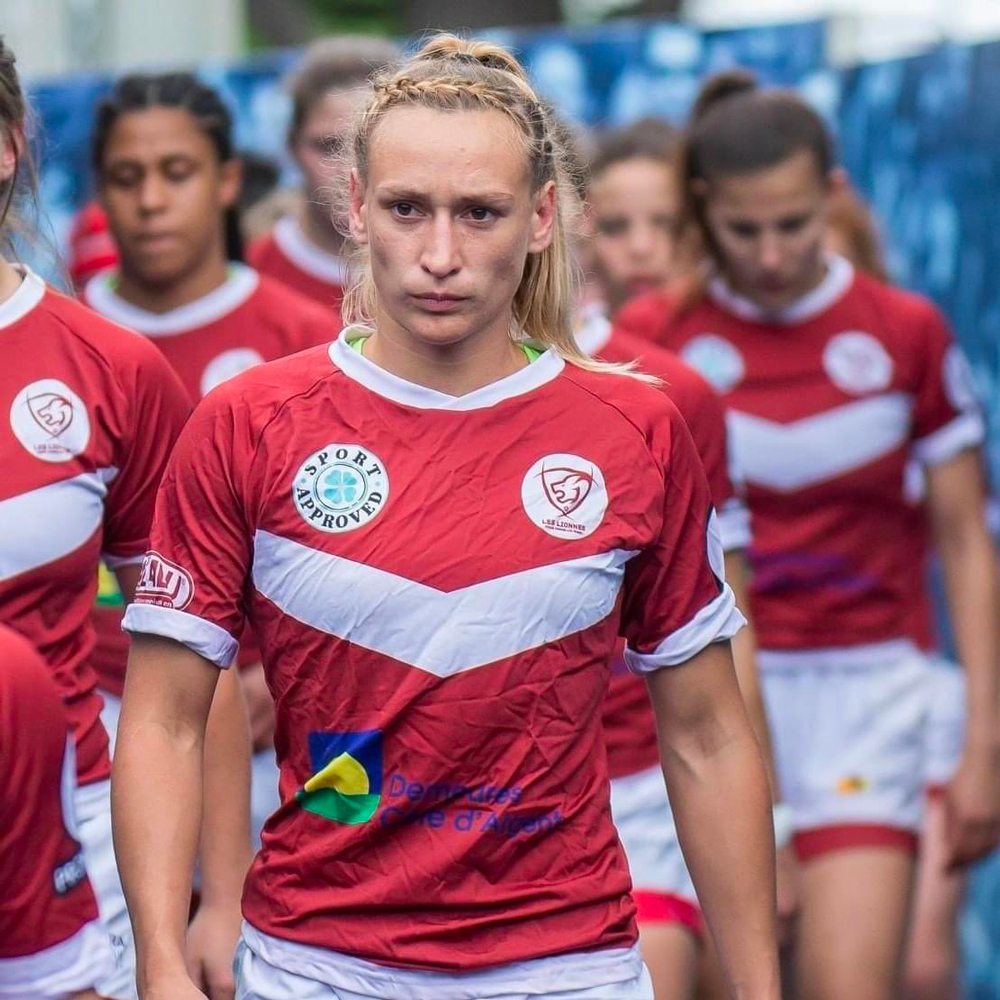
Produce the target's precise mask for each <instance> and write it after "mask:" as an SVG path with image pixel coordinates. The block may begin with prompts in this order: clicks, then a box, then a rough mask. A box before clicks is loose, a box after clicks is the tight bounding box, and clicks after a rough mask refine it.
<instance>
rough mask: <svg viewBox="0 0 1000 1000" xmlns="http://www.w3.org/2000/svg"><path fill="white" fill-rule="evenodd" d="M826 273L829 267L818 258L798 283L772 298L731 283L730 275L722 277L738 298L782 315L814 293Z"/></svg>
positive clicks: (766, 311)
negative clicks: (740, 297)
mask: <svg viewBox="0 0 1000 1000" xmlns="http://www.w3.org/2000/svg"><path fill="white" fill-rule="evenodd" d="M828 272H829V266H828V264H827V259H826V257H825V256H823V257H819V258H818V259H817V261H816V263H815V265H814V266H813V267H812V268H811V269H810V270H809V273H808V274H807V275H803V278H802V280H801V281H799V282H798V283H797V284H796V285H795V286H794V287H792V288H789V289H788V290H787V291H786V292H784V293H783V294H782V295H780V296H773V297H772V296H767V295H761V294H760V292H759V290H758V289H756V288H754V287H752V286H750V287H745V286H743V285H741V284H739V283H737V282H735V281H733V279H732V277H731V275H729V274H728V273H727V272H726V271H723V272H722V276H723V278H724V279H725V282H726V284H727V285H728V286H729V288H730V290H731V291H733V292H735V293H736V294H737V295H739V296H742V297H743V298H744V299H746V300H747V301H748V302H750V303H752V304H753V305H754V306H756V307H757V308H758V309H760V310H761V312H765V313H782V312H784V311H785V310H787V309H790V308H791V307H792V306H794V305H795V304H796V303H797V302H799V301H801V300H802V299H804V298H805V297H806V296H807V295H809V293H810V292H814V291H815V290H816V289H817V288H819V286H820V285H821V284H822V283H823V280H824V279H825V278H826V276H827V273H828Z"/></svg>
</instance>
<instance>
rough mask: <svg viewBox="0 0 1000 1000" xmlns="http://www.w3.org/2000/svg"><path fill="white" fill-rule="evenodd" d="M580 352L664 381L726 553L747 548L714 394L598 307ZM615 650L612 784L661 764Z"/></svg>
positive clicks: (641, 700) (633, 681) (607, 732)
mask: <svg viewBox="0 0 1000 1000" xmlns="http://www.w3.org/2000/svg"><path fill="white" fill-rule="evenodd" d="M576 342H577V344H578V346H579V347H580V349H581V350H582V351H583V352H584V353H585V354H588V355H590V356H591V357H599V358H601V359H602V360H603V361H615V362H628V361H637V362H639V369H640V370H641V371H644V372H646V373H647V374H650V375H655V376H656V377H657V378H659V379H660V380H661V381H662V383H663V384H662V389H663V391H664V392H666V394H667V395H668V396H669V397H670V400H671V402H673V404H674V406H676V407H677V409H678V410H679V411H680V414H681V416H682V417H683V418H684V422H685V423H686V424H687V427H688V430H689V431H690V432H691V437H692V439H693V440H694V446H695V450H696V451H697V452H698V457H699V458H700V459H701V464H702V466H703V468H704V470H705V475H706V477H707V478H708V487H709V491H710V493H711V495H712V503H713V504H714V506H715V509H716V510H717V511H718V512H719V530H720V533H721V536H722V547H723V549H724V550H725V551H727V552H728V551H733V550H736V549H744V548H746V547H747V546H748V545H749V544H750V517H749V513H748V511H747V509H746V505H745V504H744V502H743V498H742V496H741V495H740V494H739V492H738V491H737V490H736V488H735V487H734V485H733V479H732V476H731V475H730V468H729V447H728V435H727V433H726V416H725V411H724V410H723V407H722V403H721V402H720V400H719V397H718V395H717V394H716V392H715V390H713V389H712V387H711V386H710V385H709V384H708V383H707V382H706V381H705V380H704V379H703V378H702V377H701V376H700V375H699V374H698V373H697V372H696V371H695V370H694V369H693V368H692V367H691V366H690V365H687V364H685V363H684V362H683V361H682V360H681V359H680V358H679V357H678V356H677V355H676V354H674V353H673V351H668V350H665V349H663V348H659V347H656V346H655V345H653V344H651V343H650V342H649V341H648V340H642V339H640V338H639V337H633V336H632V335H631V334H628V333H624V332H622V331H621V330H618V329H615V328H613V327H612V325H611V323H610V322H609V321H608V319H607V317H606V316H605V315H604V312H603V304H601V303H597V304H593V305H591V306H590V307H588V308H587V309H586V310H585V312H584V313H583V315H582V316H581V324H580V327H579V328H578V330H577V333H576ZM622 653H623V651H622V650H621V649H619V652H618V655H616V657H615V661H614V665H613V667H612V676H611V683H610V685H609V687H608V695H607V700H606V703H605V707H604V742H605V746H606V747H607V752H608V772H609V774H610V775H611V777H612V778H620V777H622V776H623V775H626V774H636V773H638V772H639V771H644V770H646V769H647V768H650V767H654V766H655V765H656V764H657V762H658V761H659V749H658V747H657V743H656V721H655V719H654V718H653V709H652V706H651V705H650V703H649V693H648V692H647V690H646V685H645V683H644V682H643V681H642V680H641V679H640V678H638V677H635V676H634V675H632V674H631V673H630V672H629V671H628V669H627V668H626V666H625V660H624V656H623V655H622Z"/></svg>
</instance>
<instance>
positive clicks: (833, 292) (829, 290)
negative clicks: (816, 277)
mask: <svg viewBox="0 0 1000 1000" xmlns="http://www.w3.org/2000/svg"><path fill="white" fill-rule="evenodd" d="M826 265H827V266H826V274H825V275H824V277H823V280H822V281H821V282H820V283H819V284H818V285H817V286H816V287H815V288H814V289H813V290H812V291H811V292H807V293H806V294H805V295H803V296H802V298H801V299H798V300H797V301H795V302H792V303H791V304H790V305H787V306H785V307H784V308H783V309H778V310H776V311H774V312H769V311H768V310H766V309H762V308H761V307H760V306H759V305H757V304H756V303H755V302H751V301H750V299H748V298H746V297H745V296H743V295H740V294H739V293H738V292H734V291H733V290H732V289H731V288H730V287H729V285H728V284H727V283H726V281H725V280H724V279H723V278H722V277H721V276H720V275H716V276H715V277H714V278H712V280H711V281H710V282H709V284H708V294H709V295H710V296H711V298H712V299H714V300H715V302H716V304H717V305H720V306H722V308H723V309H726V310H728V311H729V312H731V313H733V315H735V316H739V318H740V319H745V320H750V321H751V322H754V323H779V324H781V325H782V326H790V325H791V324H793V323H804V322H806V321H807V320H810V319H814V318H815V317H816V316H818V315H819V314H820V313H822V312H825V311H826V310H827V309H829V308H830V306H832V305H833V304H834V303H835V302H836V301H837V300H838V299H839V298H840V297H841V296H842V295H843V294H844V293H845V292H846V291H847V290H848V288H850V287H851V283H852V282H853V281H854V267H853V265H852V264H851V263H850V261H848V260H846V259H845V258H844V257H838V256H837V255H836V254H830V255H829V256H828V257H827V261H826Z"/></svg>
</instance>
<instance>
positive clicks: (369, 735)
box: [295, 729, 382, 825]
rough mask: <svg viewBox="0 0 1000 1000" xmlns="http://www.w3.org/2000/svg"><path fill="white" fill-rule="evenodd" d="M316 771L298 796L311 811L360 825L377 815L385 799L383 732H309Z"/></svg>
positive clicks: (342, 821) (334, 820)
mask: <svg viewBox="0 0 1000 1000" xmlns="http://www.w3.org/2000/svg"><path fill="white" fill-rule="evenodd" d="M309 760H310V763H311V765H312V769H313V774H312V777H310V778H309V780H308V781H306V783H305V784H304V785H303V786H302V788H300V789H299V791H298V792H296V794H295V797H296V799H297V800H298V802H299V805H301V806H302V808H303V809H305V810H306V811H307V812H311V813H314V814H315V815H316V816H322V817H323V818H324V819H328V820H330V821H331V822H333V823H347V824H349V825H357V824H359V823H367V822H368V820H370V819H371V818H372V816H374V815H375V810H376V809H377V808H378V805H379V802H381V800H382V733H381V732H380V731H379V730H377V729H362V730H358V731H357V732H352V733H346V732H316V733H310V734H309Z"/></svg>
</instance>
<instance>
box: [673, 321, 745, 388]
mask: <svg viewBox="0 0 1000 1000" xmlns="http://www.w3.org/2000/svg"><path fill="white" fill-rule="evenodd" d="M681 357H682V358H683V359H684V360H685V361H686V362H687V363H688V364H689V365H690V366H691V367H692V368H694V369H695V370H696V371H697V372H698V373H699V374H700V375H701V376H702V378H704V379H705V381H706V382H708V383H709V385H711V386H712V387H713V388H714V389H715V391H716V392H729V390H730V389H732V388H734V387H735V386H737V385H739V383H740V382H742V381H743V376H744V375H745V374H746V366H745V365H744V363H743V355H742V354H740V352H739V350H738V349H737V348H736V346H735V345H734V344H731V343H730V342H729V341H728V340H726V339H725V337H719V336H718V335H716V334H714V333H703V334H701V335H700V336H698V337H695V338H694V339H693V340H689V341H688V342H687V343H686V344H685V345H684V347H683V348H682V349H681Z"/></svg>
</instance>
